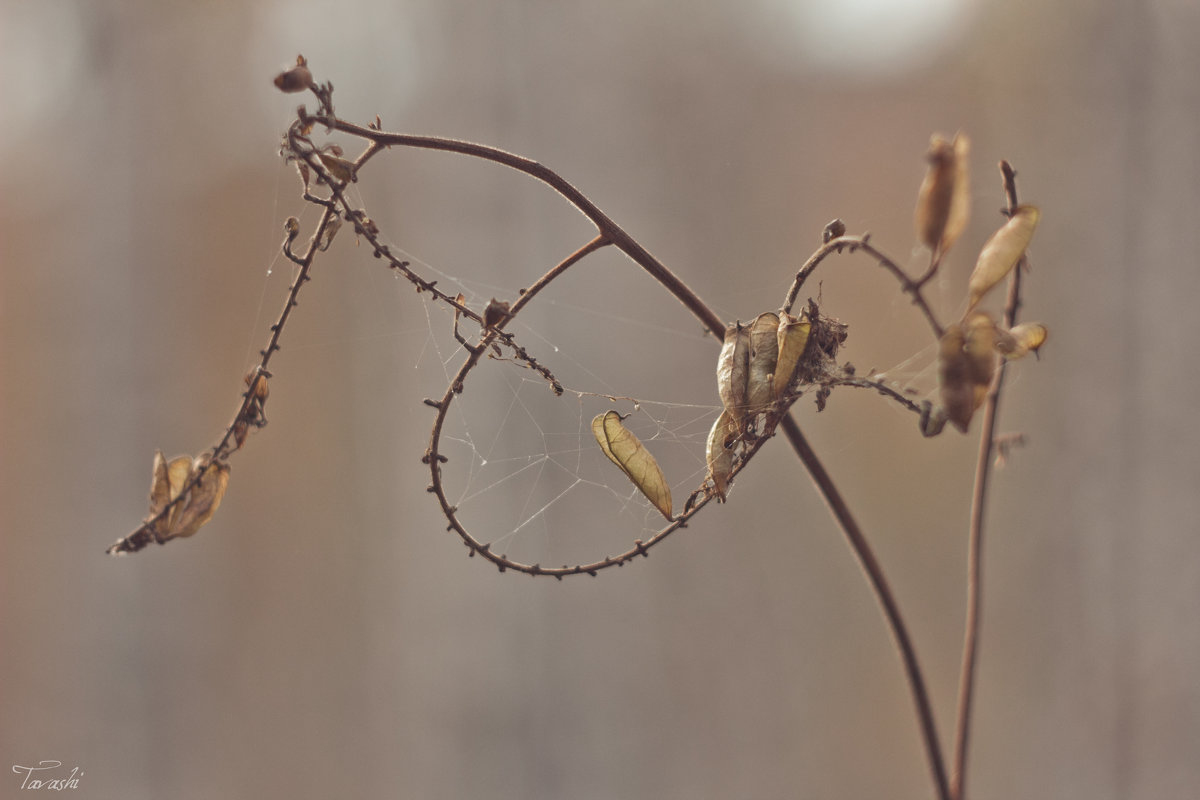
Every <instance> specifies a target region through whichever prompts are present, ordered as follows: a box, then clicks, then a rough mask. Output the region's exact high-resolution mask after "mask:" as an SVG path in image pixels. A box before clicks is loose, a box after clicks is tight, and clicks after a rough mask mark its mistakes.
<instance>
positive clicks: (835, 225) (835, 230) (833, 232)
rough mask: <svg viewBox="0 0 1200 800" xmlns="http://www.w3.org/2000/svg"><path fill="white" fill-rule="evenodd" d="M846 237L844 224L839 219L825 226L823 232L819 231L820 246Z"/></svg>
mask: <svg viewBox="0 0 1200 800" xmlns="http://www.w3.org/2000/svg"><path fill="white" fill-rule="evenodd" d="M845 235H846V223H844V222H842V221H841V220H840V219H835V220H833V221H832V222H830V223H829V224H828V225H826V226H825V230H823V231H821V244H829V243H830V242H832V241H833V240H834V239H837V238H838V237H841V236H845Z"/></svg>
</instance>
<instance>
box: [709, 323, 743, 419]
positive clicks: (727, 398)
mask: <svg viewBox="0 0 1200 800" xmlns="http://www.w3.org/2000/svg"><path fill="white" fill-rule="evenodd" d="M749 372H750V331H749V330H748V329H747V328H746V327H745V326H743V325H742V324H741V323H740V322H739V323H736V324H734V325H730V326H729V327H728V328H726V329H725V344H723V345H722V346H721V355H720V356H719V357H718V358H717V393H718V394H719V395H720V396H721V404H722V405H723V406H725V410H726V411H728V412H729V416H730V417H731V418H732V419H733V421H734V422H735V423H736V425H737V428H738V430H739V431H741V430H743V429H744V427H745V421H744V420H745V416H746V393H747V390H748V380H749Z"/></svg>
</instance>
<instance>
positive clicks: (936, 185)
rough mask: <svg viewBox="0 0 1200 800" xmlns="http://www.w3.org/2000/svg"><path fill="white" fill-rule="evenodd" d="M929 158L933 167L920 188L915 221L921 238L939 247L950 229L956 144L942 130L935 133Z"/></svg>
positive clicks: (928, 243) (922, 242) (934, 247)
mask: <svg viewBox="0 0 1200 800" xmlns="http://www.w3.org/2000/svg"><path fill="white" fill-rule="evenodd" d="M925 158H926V160H928V161H929V169H928V171H927V172H926V173H925V179H924V180H923V181H922V182H921V188H920V190H919V191H918V192H917V210H916V214H915V215H914V219H913V222H914V224H915V225H916V229H917V240H918V241H920V242H921V244H923V245H925V246H926V247H928V248H930V249H931V250H936V249H937V247H938V245H939V244H940V243H941V241H942V233H943V232H945V230H946V220H948V219H949V218H950V200H951V198H953V196H954V183H955V174H954V173H955V166H956V165H955V161H954V145H953V144H951V143H950V142H948V141H946V140H945V139H944V138H943V137H942V136H941V134H934V135H933V138H932V140H931V141H930V143H929V153H928V154H927V155H926V156H925Z"/></svg>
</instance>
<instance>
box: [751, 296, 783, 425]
mask: <svg viewBox="0 0 1200 800" xmlns="http://www.w3.org/2000/svg"><path fill="white" fill-rule="evenodd" d="M778 334H779V315H778V314H776V313H774V312H771V311H768V312H765V313H763V314H759V315H758V317H757V318H755V320H754V322H752V323H750V364H749V373H748V377H747V379H746V413H748V414H761V413H762V412H764V411H766V410H767V409H768V408H769V407H770V406H771V401H772V400H774V394H773V392H772V391H771V383H772V378H773V377H774V375H775V364H776V361H777V360H778V358H779V340H778V338H777V337H778Z"/></svg>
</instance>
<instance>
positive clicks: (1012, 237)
mask: <svg viewBox="0 0 1200 800" xmlns="http://www.w3.org/2000/svg"><path fill="white" fill-rule="evenodd" d="M1040 218H1041V212H1040V211H1039V210H1038V209H1037V207H1035V206H1018V208H1017V210H1016V211H1015V212H1014V213H1013V215H1012V216H1011V217H1009V219H1008V222H1005V223H1004V225H1002V226H1001V227H1000V230H998V231H996V232H995V233H994V234H992V238H990V239H988V240H987V244H985V245H984V246H983V249H982V250H981V251H979V259H978V260H977V261H976V262H975V269H974V271H973V272H972V273H971V280H970V282H969V283H968V284H967V307H968V308H974V307H975V305H976V304H977V303H978V302H979V301H980V300H981V299H983V296H984V295H985V294H987V293H988V292H989V291H991V289H992V287H994V286H995V285H996V284H998V283H1000V281H1002V280H1004V279H1005V277H1007V276H1008V273H1010V272H1012V269H1013V267H1015V266H1016V265H1017V262H1019V261H1020V260H1021V256H1023V255H1025V250H1026V249H1027V248H1028V247H1029V242H1030V241H1031V240H1032V239H1033V232H1034V231H1035V230H1037V225H1038V220H1039V219H1040Z"/></svg>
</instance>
